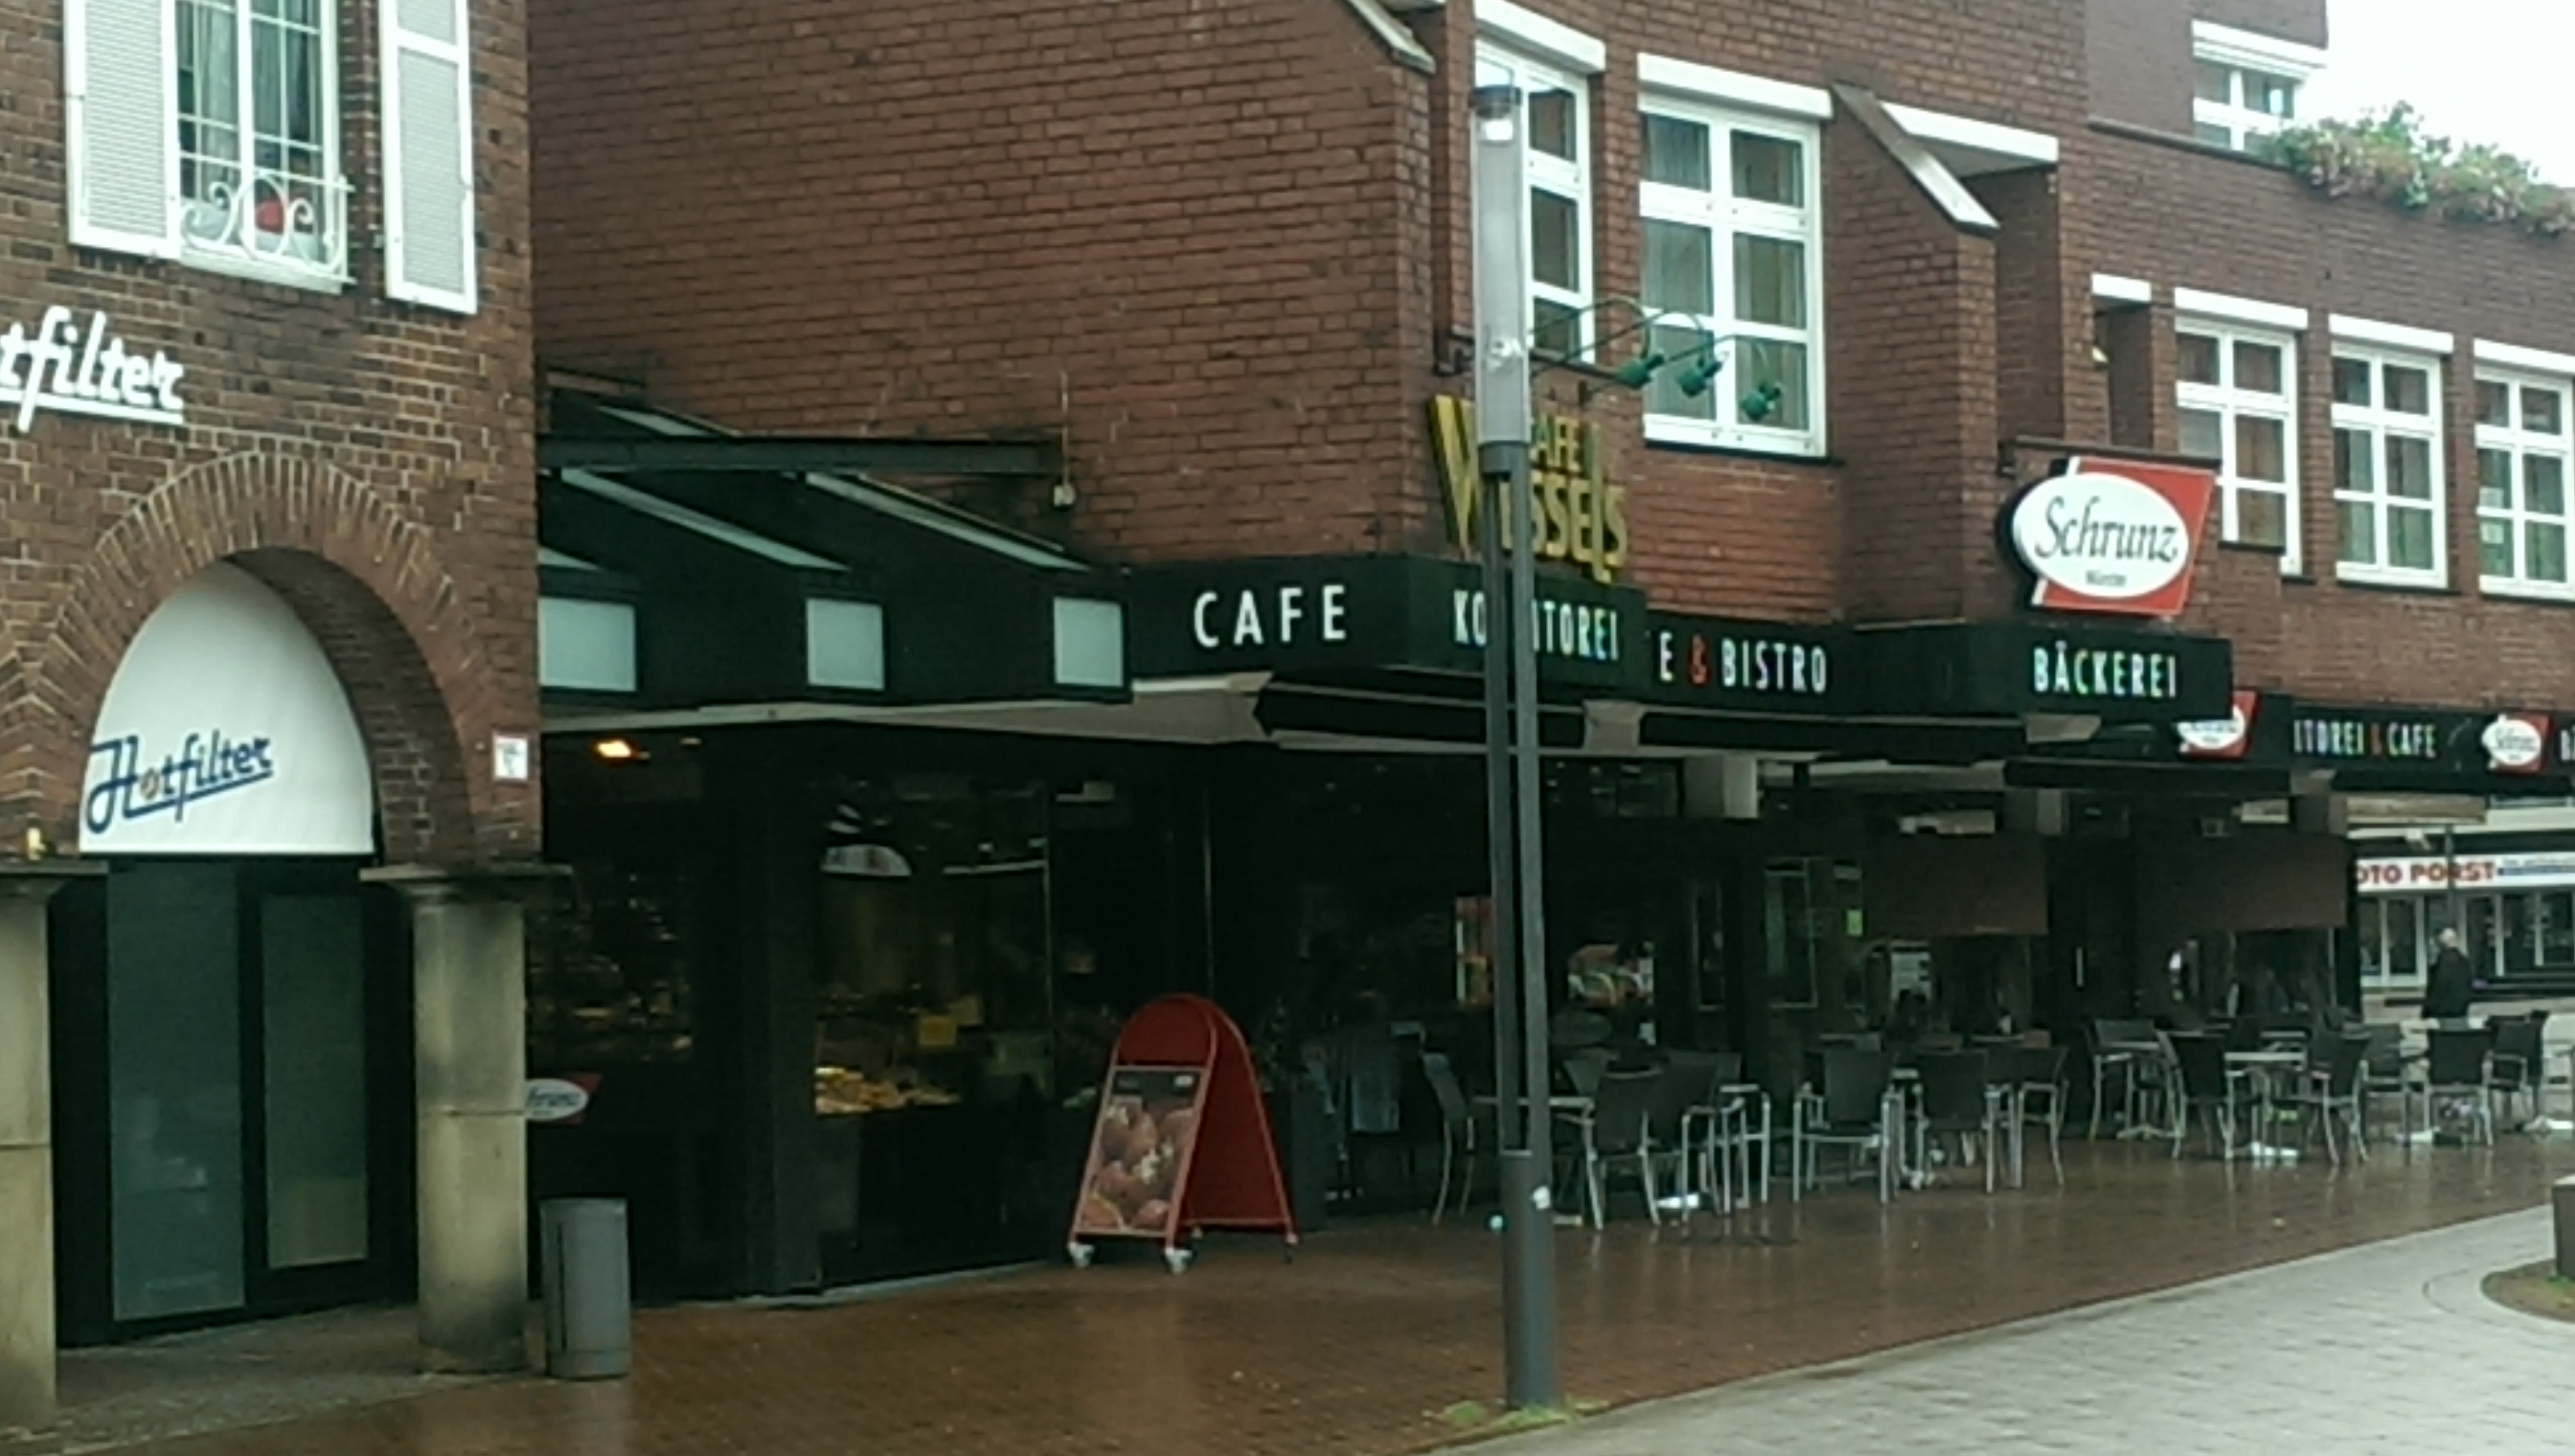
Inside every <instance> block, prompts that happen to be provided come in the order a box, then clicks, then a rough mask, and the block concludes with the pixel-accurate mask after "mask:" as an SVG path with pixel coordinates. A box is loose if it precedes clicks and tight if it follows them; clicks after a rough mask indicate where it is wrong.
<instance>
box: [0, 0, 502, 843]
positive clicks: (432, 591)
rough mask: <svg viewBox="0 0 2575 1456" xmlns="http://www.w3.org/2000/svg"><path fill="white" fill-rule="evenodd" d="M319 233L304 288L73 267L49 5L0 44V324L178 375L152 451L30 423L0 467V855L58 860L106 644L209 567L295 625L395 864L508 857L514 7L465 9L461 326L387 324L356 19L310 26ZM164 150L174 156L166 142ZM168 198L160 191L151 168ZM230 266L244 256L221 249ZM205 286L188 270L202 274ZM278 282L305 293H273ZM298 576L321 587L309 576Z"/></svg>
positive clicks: (118, 640)
mask: <svg viewBox="0 0 2575 1456" xmlns="http://www.w3.org/2000/svg"><path fill="white" fill-rule="evenodd" d="M332 8H333V9H334V11H335V21H336V40H337V48H338V53H339V55H340V57H341V58H342V59H341V64H340V67H339V69H338V71H337V81H336V88H337V89H336V92H335V93H334V94H335V96H336V99H338V100H339V101H340V102H341V113H340V115H339V116H338V117H337V118H336V121H337V125H338V128H339V132H338V140H339V143H340V150H339V153H338V157H337V161H336V168H337V175H338V177H339V178H340V179H342V180H343V181H344V182H345V185H346V202H345V207H346V215H345V217H344V218H331V219H329V220H327V222H326V224H325V227H326V228H327V229H328V230H330V231H336V232H337V233H338V237H337V238H334V239H331V240H329V241H328V242H326V243H324V244H323V245H322V246H323V247H325V248H327V249H329V250H330V256H329V257H328V258H327V259H326V260H324V261H318V262H314V263H310V264H302V263H297V262H288V263H284V264H271V265H265V267H266V272H265V275H264V276H263V273H262V269H263V265H262V264H260V263H258V262H256V261H251V260H249V259H247V258H245V257H243V256H240V255H242V254H243V253H245V251H246V248H245V246H243V245H241V244H239V241H238V240H234V241H233V242H231V243H228V244H226V245H224V246H225V247H229V248H230V249H231V251H232V252H233V254H234V255H235V256H234V257H232V258H230V259H226V258H225V257H223V256H221V254H222V252H223V248H220V247H217V246H213V245H200V244H196V243H187V244H181V243H180V242H179V241H178V239H179V238H180V237H181V236H182V235H183V234H184V233H185V232H186V228H187V224H186V220H184V219H179V220H174V221H173V222H172V224H171V230H172V244H171V247H170V248H169V249H168V250H167V251H171V252H177V251H179V249H180V248H181V247H183V246H184V247H186V248H188V249H190V250H191V251H189V252H188V253H186V254H185V255H184V256H178V257H172V258H167V259H163V258H151V257H146V256H142V253H141V250H142V249H143V248H145V247H149V246H152V245H151V244H138V245H136V246H135V247H134V248H133V249H131V250H126V251H113V250H109V249H105V248H99V247H92V246H84V245H82V244H79V243H76V242H75V241H74V237H75V227H76V225H75V223H74V222H73V220H72V211H73V209H72V201H71V198H72V194H71V192H70V181H69V173H70V170H71V169H72V167H73V166H74V165H75V164H72V163H71V162H69V161H68V159H67V151H68V147H69V143H68V142H67V140H66V135H67V134H66V115H67V106H66V102H65V92H64V77H65V71H64V65H65V51H64V31H65V15H64V6H63V4H62V3H61V0H29V3H20V4H13V5H11V6H10V7H9V8H8V11H7V12H6V14H5V16H0V23H5V24H6V26H7V27H8V32H9V34H10V35H11V36H12V37H14V38H15V43H14V44H13V45H12V46H11V47H10V48H9V51H8V55H7V58H6V60H5V62H0V64H5V65H6V67H7V68H8V77H9V92H10V95H11V96H13V97H14V98H16V99H17V100H16V104H15V105H14V106H13V107H12V108H11V109H10V111H9V113H8V115H7V117H6V119H5V121H0V136H5V138H6V141H5V145H6V147H7V151H8V155H9V157H10V158H11V159H12V161H11V172H12V176H13V177H15V178H16V179H17V183H18V189H17V202H16V205H15V206H14V207H13V208H12V209H11V210H10V213H9V215H8V217H7V219H6V220H5V224H0V228H5V231H6V233H7V238H8V248H7V250H6V257H5V259H0V280H5V288H0V292H5V294H6V296H7V297H9V298H10V299H12V300H13V301H14V304H13V312H12V314H11V317H10V319H9V320H8V322H10V323H14V324H21V325H23V326H24V327H26V328H27V329H29V330H33V329H34V328H35V326H36V324H37V322H38V319H39V317H40V316H41V315H42V313H43V311H44V310H45V309H46V308H47V307H49V306H55V305H59V306H62V307H65V308H68V309H70V310H71V311H72V315H73V317H74V318H75V319H76V320H77V322H78V325H79V327H80V328H81V329H83V330H86V329H87V327H88V325H89V322H90V319H91V318H92V316H93V315H94V314H95V313H100V312H104V313H105V314H106V315H107V316H108V318H109V319H110V321H111V323H112V326H113V327H114V328H115V329H116V330H117V331H118V333H119V335H120V336H121V337H122V339H123V341H124V342H125V343H126V344H127V345H129V346H130V347H133V348H135V349H137V350H138V351H144V350H150V351H166V353H167V354H168V355H169V357H171V358H172V359H173V360H175V361H177V362H178V363H179V364H180V365H181V366H182V367H183V368H185V369H186V370H187V374H186V376H185V378H184V379H183V381H182V382H181V384H180V386H179V388H178V391H177V392H178V394H179V395H180V396H181V398H182V400H183V403H184V413H185V423H184V425H180V426H173V427H166V428H165V427H156V426H153V425H150V424H136V423H134V422H131V421H127V420H120V419H101V418H97V417H84V416H83V415H81V414H78V413H66V412H57V411H54V410H47V411H44V412H41V413H39V414H37V415H36V416H35V417H34V419H33V421H32V422H31V424H30V425H29V426H28V427H27V428H23V429H18V430H14V431H12V432H11V433H10V435H9V436H8V437H7V438H6V440H5V443H0V450H5V452H6V455H5V459H6V461H7V464H8V469H7V472H6V474H5V475H0V513H5V516H6V519H7V521H8V525H9V536H10V539H11V547H10V550H11V557H10V561H11V571H10V573H9V575H8V579H7V587H6V592H7V598H6V601H7V609H6V616H5V622H6V631H7V639H6V643H5V646H0V702H5V704H6V708H5V714H6V719H5V722H6V725H7V727H6V730H5V737H0V762H5V763H6V764H7V768H6V770H5V772H0V783H5V793H6V795H7V799H8V802H9V803H10V804H11V805H12V810H11V813H10V815H9V818H10V823H9V831H10V836H11V837H12V838H13V839H17V838H20V837H22V836H23V831H24V830H26V829H28V828H38V829H41V830H43V831H44V832H45V834H46V835H47V836H48V837H49V838H50V839H52V840H53V841H54V842H56V843H59V844H65V845H71V844H75V843H77V841H78V834H77V832H76V829H75V826H74V814H73V800H74V799H75V797H76V796H77V793H78V789H79V785H80V779H81V771H82V766H83V764H84V763H85V762H86V760H87V757H88V751H89V745H88V733H89V729H90V721H91V720H92V719H94V718H95V716H96V711H97V705H98V702H99V700H100V698H101V696H102V695H103V694H104V693H105V691H106V687H107V682H108V678H109V676H110V675H111V674H112V673H113V672H114V670H115V667H116V664H117V662H118V660H119V658H120V657H121V656H122V654H123V650H124V647H125V644H126V643H127V642H128V641H129V640H130V639H131V638H132V636H133V634H134V632H135V631H136V629H138V628H139V627H140V626H141V625H142V623H143V620H144V618H145V617H147V616H148V615H149V614H150V612H151V611H152V609H153V608H154V607H155V606H157V605H158V604H159V603H160V601H161V599H162V598H164V597H165V596H167V595H168V593H169V591H170V589H171V588H172V587H174V586H175V585H177V584H178V582H180V581H181V580H183V579H185V578H186V577H188V576H189V575H190V574H192V573H193V572H195V571H196V570H197V569H199V568H201V567H203V566H205V565H207V564H209V563H212V562H216V561H221V560H227V559H231V558H237V557H248V558H250V562H251V569H252V571H253V573H254V574H255V575H258V576H261V577H262V578H263V580H265V581H267V582H268V584H269V585H270V586H271V587H272V588H274V589H275V590H277V591H278V592H279V593H281V594H282V595H284V596H286V597H287V598H288V599H289V600H291V601H293V602H294V603H295V604H296V605H297V607H298V608H299V610H300V611H302V612H303V613H304V614H305V615H306V616H307V617H308V619H309V620H310V621H311V622H312V623H313V625H314V627H315V630H316V632H317V634H318V635H320V636H321V637H322V639H323V641H324V643H325V646H326V648H328V649H329V650H331V651H332V653H333V656H334V665H335V667H337V668H338V669H339V670H340V672H341V675H342V677H343V678H344V679H345V680H346V681H347V682H348V683H349V684H350V686H351V690H352V694H353V697H354V699H355V700H356V704H357V707H358V709H359V711H360V712H361V714H362V715H364V716H365V717H366V719H367V721H368V725H369V728H370V730H371V735H372V736H373V739H374V741H373V746H374V747H375V748H376V749H377V753H376V766H377V769H378V772H379V780H378V789H379V793H380V794H381V796H382V798H383V801H384V805H385V811H386V813H385V817H386V834H387V845H386V849H387V853H388V855H389V856H390V857H393V858H395V859H398V860H406V859H417V860H446V861H455V860H470V859H476V858H490V859H508V858H527V857H531V856H533V854H534V853H535V850H536V845H537V821H538V801H537V795H536V792H535V790H534V788H533V786H532V785H524V784H510V785H495V784H494V783H493V781H492V777H491V773H490V768H489V763H490V757H491V752H490V739H491V735H492V733H493V732H494V731H495V730H505V731H506V730H519V731H524V730H526V729H527V728H529V727H530V726H531V725H532V723H533V720H534V716H535V707H534V705H535V679H536V667H535V662H534V653H535V629H534V622H535V613H536V584H535V577H534V559H533V556H532V552H531V548H530V547H529V545H528V542H529V540H530V538H531V537H532V535H533V531H534V520H535V503H534V495H533V488H532V486H531V481H532V478H533V473H534V456H533V450H534V439H535V418H536V407H535V402H534V398H533V395H534V391H533V382H532V381H533V376H532V373H531V352H530V348H529V340H530V337H531V335H530V330H531V315H530V302H531V301H530V278H529V268H528V252H527V248H526V245H525V243H524V239H525V237H526V235H527V216H528V197H527V163H526V155H527V130H526V127H527V123H526V115H525V100H524V98H525V94H526V79H525V77H526V70H525V64H524V61H523V60H522V59H521V52H522V46H523V41H522V39H521V23H520V19H519V8H518V7H516V6H512V5H491V6H482V5H477V6H475V7H473V14H472V17H471V27H470V34H471V36H472V45H473V70H474V76H475V91H474V96H473V107H472V121H471V125H472V126H473V127H474V129H475V138H474V156H473V159H472V171H473V178H472V185H473V195H474V205H475V208H476V217H475V226H476V228H477V230H478V232H479V233H480V238H481V244H482V246H481V247H480V248H479V250H474V249H469V254H468V256H469V257H474V256H478V255H479V263H480V276H479V279H478V281H477V282H478V285H479V287H478V297H477V298H476V299H475V301H474V306H473V307H472V308H471V309H470V311H468V312H466V313H463V314H459V313H457V312H455V311H453V310H451V309H446V308H440V307H437V306H433V305H423V304H420V303H415V302H407V301H404V300H402V299H400V298H396V297H393V296H391V292H390V291H389V289H388V287H387V277H388V276H387V272H386V270H387V267H388V260H387V254H386V251H385V247H384V239H385V238H386V236H387V227H388V221H387V217H386V213H385V208H386V204H387V193H386V187H385V185H384V181H385V177H386V167H385V160H384V155H383V149H382V148H383V144H382V137H381V128H380V126H379V118H380V108H379V106H378V103H377V100H376V98H377V97H378V95H379V76H378V71H379V56H380V53H381V45H382V42H381V36H380V29H379V27H380V20H379V14H378V10H377V7H375V6H371V5H364V4H354V5H345V6H334V7H332ZM173 146H174V147H175V146H176V141H175V138H174V140H173ZM174 175H175V169H174ZM256 246H258V245H257V244H256V243H252V244H249V245H247V247H249V248H255V247H256ZM208 260H212V261H211V263H209V261H208ZM299 269H300V270H301V271H302V272H303V273H304V274H305V275H306V276H305V277H301V278H299V277H297V276H296V275H297V273H298V271H299ZM323 564H327V565H328V566H329V567H330V568H332V569H333V570H330V571H324V570H322V569H321V566H322V565H323Z"/></svg>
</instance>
